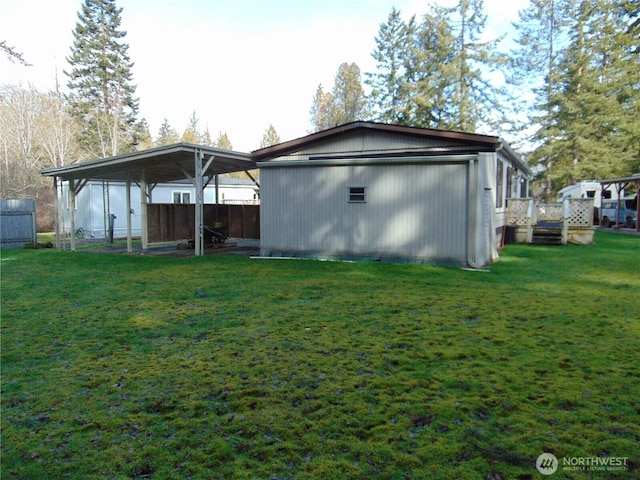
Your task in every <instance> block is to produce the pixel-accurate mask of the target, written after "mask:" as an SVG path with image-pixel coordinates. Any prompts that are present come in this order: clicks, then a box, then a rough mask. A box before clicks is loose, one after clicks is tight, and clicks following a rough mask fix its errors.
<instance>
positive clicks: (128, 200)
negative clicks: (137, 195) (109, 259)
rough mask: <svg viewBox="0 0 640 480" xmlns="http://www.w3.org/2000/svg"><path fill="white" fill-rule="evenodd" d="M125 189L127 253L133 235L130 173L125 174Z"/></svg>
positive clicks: (131, 250)
mask: <svg viewBox="0 0 640 480" xmlns="http://www.w3.org/2000/svg"><path fill="white" fill-rule="evenodd" d="M126 188H127V191H126V193H125V203H126V205H125V208H126V209H127V253H132V252H133V236H132V234H131V173H130V172H129V173H128V174H127V187H126Z"/></svg>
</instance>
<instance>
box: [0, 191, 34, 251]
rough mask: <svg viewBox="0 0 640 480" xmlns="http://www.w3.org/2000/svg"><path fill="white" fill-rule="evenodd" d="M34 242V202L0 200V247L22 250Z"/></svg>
mask: <svg viewBox="0 0 640 480" xmlns="http://www.w3.org/2000/svg"><path fill="white" fill-rule="evenodd" d="M36 242H37V237H36V202H35V200H5V199H3V200H0V247H1V248H23V247H24V246H25V244H26V243H33V244H34V245H35V244H36Z"/></svg>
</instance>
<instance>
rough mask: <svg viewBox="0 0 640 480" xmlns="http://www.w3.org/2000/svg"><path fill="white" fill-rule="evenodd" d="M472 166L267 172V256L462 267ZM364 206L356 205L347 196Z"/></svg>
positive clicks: (264, 231) (264, 234) (264, 213)
mask: <svg viewBox="0 0 640 480" xmlns="http://www.w3.org/2000/svg"><path fill="white" fill-rule="evenodd" d="M468 168H469V167H468V164H467V163H439V162H436V163H430V164H428V165H425V164H424V163H418V164H397V163H390V164H386V165H385V164H374V165H358V166H356V165H343V166H331V167H314V166H301V167H283V168H265V169H263V170H262V172H261V177H262V200H263V202H262V205H263V207H262V212H261V222H262V223H261V250H262V254H263V255H266V256H269V255H275V256H283V255H284V256H289V255H300V254H304V255H311V256H329V257H368V258H381V259H384V258H389V259H402V258H411V259H421V260H430V259H439V260H441V261H451V262H461V261H464V259H465V258H466V255H467V240H468V229H467V222H468V211H467V205H468V203H469V202H468V198H467V191H468V188H467V182H468ZM350 187H364V189H365V201H364V202H362V203H360V202H350V201H349V188H350Z"/></svg>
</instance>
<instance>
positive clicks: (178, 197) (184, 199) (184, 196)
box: [172, 190, 191, 203]
mask: <svg viewBox="0 0 640 480" xmlns="http://www.w3.org/2000/svg"><path fill="white" fill-rule="evenodd" d="M172 194H173V203H191V194H190V193H189V192H179V191H175V190H174V191H173V192H172Z"/></svg>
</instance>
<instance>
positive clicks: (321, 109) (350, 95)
mask: <svg viewBox="0 0 640 480" xmlns="http://www.w3.org/2000/svg"><path fill="white" fill-rule="evenodd" d="M367 108H368V106H367V97H366V95H365V93H364V88H363V87H362V81H361V74H360V67H358V65H356V64H355V63H351V64H348V63H346V62H345V63H343V64H342V65H340V68H338V72H337V73H336V76H335V77H334V83H333V89H332V91H331V93H325V92H324V90H323V88H322V85H318V89H317V90H316V94H315V96H314V98H313V104H312V106H311V124H312V125H313V127H314V131H316V132H317V131H320V130H324V129H327V128H332V127H335V126H337V125H343V124H345V123H349V122H354V121H356V120H362V119H364V118H365V117H366V116H367Z"/></svg>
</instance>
